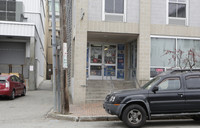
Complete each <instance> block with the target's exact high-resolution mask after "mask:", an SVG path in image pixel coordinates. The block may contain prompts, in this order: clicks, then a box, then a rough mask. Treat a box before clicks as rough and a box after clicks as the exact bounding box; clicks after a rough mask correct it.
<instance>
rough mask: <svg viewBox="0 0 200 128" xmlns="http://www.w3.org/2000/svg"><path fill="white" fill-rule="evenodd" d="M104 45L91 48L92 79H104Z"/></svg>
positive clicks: (92, 45)
mask: <svg viewBox="0 0 200 128" xmlns="http://www.w3.org/2000/svg"><path fill="white" fill-rule="evenodd" d="M102 50H103V48H102V45H96V44H95V45H94V44H91V46H90V70H89V72H90V73H89V74H90V75H89V76H90V78H91V79H102Z"/></svg>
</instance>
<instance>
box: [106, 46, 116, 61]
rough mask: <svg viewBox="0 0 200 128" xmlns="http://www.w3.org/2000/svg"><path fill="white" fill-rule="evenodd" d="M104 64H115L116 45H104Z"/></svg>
mask: <svg viewBox="0 0 200 128" xmlns="http://www.w3.org/2000/svg"><path fill="white" fill-rule="evenodd" d="M104 61H105V64H116V45H105V46H104Z"/></svg>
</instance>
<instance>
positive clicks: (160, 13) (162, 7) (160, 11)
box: [151, 0, 168, 24]
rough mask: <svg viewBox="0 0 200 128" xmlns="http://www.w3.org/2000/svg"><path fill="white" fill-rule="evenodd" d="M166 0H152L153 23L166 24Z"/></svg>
mask: <svg viewBox="0 0 200 128" xmlns="http://www.w3.org/2000/svg"><path fill="white" fill-rule="evenodd" d="M166 3H167V2H166V0H151V24H166V18H167V13H168V12H167V6H166Z"/></svg>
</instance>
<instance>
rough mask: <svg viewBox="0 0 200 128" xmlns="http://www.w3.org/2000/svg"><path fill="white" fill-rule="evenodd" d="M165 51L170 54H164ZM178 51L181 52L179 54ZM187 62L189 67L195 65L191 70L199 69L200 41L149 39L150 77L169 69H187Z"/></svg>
mask: <svg viewBox="0 0 200 128" xmlns="http://www.w3.org/2000/svg"><path fill="white" fill-rule="evenodd" d="M166 50H168V51H170V52H171V53H170V52H168V53H166ZM178 51H181V54H180V52H178ZM189 51H192V52H193V53H194V54H193V53H191V52H190V53H189ZM193 57H194V58H193ZM188 60H189V61H190V63H191V64H190V66H191V65H192V64H195V65H193V67H192V68H198V67H200V40H197V39H181V38H171V39H170V38H159V37H153V38H151V76H155V75H157V74H158V73H160V72H162V71H164V70H167V69H169V68H183V69H184V68H189V62H188ZM194 62H195V63H194ZM190 68H191V67H190ZM161 69H162V70H161Z"/></svg>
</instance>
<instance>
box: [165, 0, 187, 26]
mask: <svg viewBox="0 0 200 128" xmlns="http://www.w3.org/2000/svg"><path fill="white" fill-rule="evenodd" d="M168 1H169V4H168V6H169V7H168V10H169V11H168V23H169V24H174V25H188V21H187V11H188V10H187V6H188V5H187V0H168Z"/></svg>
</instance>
